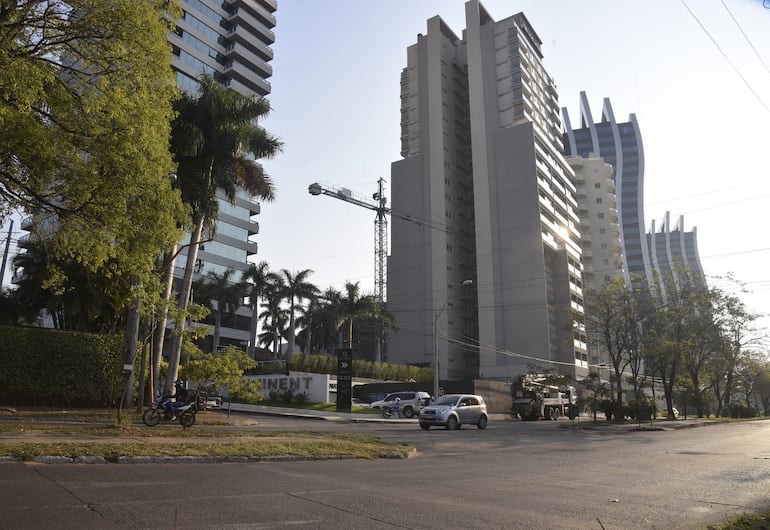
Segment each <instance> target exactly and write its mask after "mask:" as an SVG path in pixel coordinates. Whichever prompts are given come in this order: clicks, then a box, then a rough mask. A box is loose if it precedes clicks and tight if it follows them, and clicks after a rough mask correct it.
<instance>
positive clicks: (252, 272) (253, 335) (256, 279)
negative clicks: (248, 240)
mask: <svg viewBox="0 0 770 530" xmlns="http://www.w3.org/2000/svg"><path fill="white" fill-rule="evenodd" d="M277 279H278V275H277V274H276V273H274V272H270V270H269V266H268V264H267V262H266V261H261V262H259V264H257V265H254V264H253V263H252V264H251V265H250V266H249V268H248V270H246V272H244V273H243V276H242V280H243V281H244V282H245V284H246V285H245V290H246V293H245V294H246V296H247V297H248V299H249V307H250V308H251V328H250V330H249V346H248V351H247V353H248V355H249V357H254V351H255V349H256V340H257V321H258V317H259V299H260V298H262V297H263V296H265V294H266V292H267V289H268V288H269V286H270V284H271V283H275V281H276V280H277Z"/></svg>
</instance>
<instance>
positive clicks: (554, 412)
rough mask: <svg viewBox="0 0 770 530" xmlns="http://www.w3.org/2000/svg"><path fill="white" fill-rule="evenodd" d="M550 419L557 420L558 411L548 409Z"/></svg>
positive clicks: (551, 408)
mask: <svg viewBox="0 0 770 530" xmlns="http://www.w3.org/2000/svg"><path fill="white" fill-rule="evenodd" d="M547 416H548V419H549V420H555V419H556V409H554V408H553V407H548V414H547Z"/></svg>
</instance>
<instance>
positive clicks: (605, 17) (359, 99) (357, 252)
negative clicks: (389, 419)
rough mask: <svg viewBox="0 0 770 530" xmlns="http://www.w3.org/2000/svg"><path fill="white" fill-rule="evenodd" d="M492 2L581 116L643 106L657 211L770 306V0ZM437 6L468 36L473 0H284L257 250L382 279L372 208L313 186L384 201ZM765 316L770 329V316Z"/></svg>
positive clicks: (265, 256)
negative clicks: (534, 44) (411, 59)
mask: <svg viewBox="0 0 770 530" xmlns="http://www.w3.org/2000/svg"><path fill="white" fill-rule="evenodd" d="M482 3H483V5H484V7H485V8H486V9H487V11H488V12H489V13H490V14H491V16H492V17H493V18H494V19H495V20H501V19H504V18H507V17H509V16H511V15H513V14H515V13H518V12H523V13H524V14H525V15H526V17H527V18H528V19H529V21H530V23H531V24H532V26H533V27H534V29H535V31H536V32H537V34H538V35H539V37H540V39H541V41H542V43H543V46H542V53H543V55H544V65H545V67H546V69H547V70H548V72H549V74H550V75H551V76H552V77H553V78H554V79H555V81H556V85H557V89H558V92H559V103H560V106H562V107H567V108H568V110H569V113H570V118H571V120H572V123H573V125H574V126H577V124H579V110H580V107H579V105H580V99H579V94H580V92H581V91H585V92H586V93H587V96H588V101H589V104H590V106H591V110H592V113H593V116H594V119H595V120H598V119H600V117H601V108H602V102H603V99H604V98H605V97H608V98H610V100H611V102H612V106H613V109H614V112H615V117H616V120H617V121H618V122H623V121H627V120H628V116H629V115H630V114H632V113H633V114H635V115H636V118H637V120H638V123H639V126H640V129H641V134H642V140H643V144H644V156H645V181H644V204H645V222H646V224H647V225H648V226H649V224H650V221H652V220H655V221H656V225H658V226H659V225H660V220H661V219H662V218H663V216H664V214H665V213H666V212H667V211H668V212H670V214H671V219H672V222H675V221H676V220H677V219H678V217H679V216H680V215H683V216H684V222H685V225H684V226H685V230H688V231H689V230H692V229H693V228H694V227H697V234H698V247H699V254H700V258H701V263H702V265H703V268H704V271H705V273H706V275H707V276H708V279H709V282H710V283H711V284H712V285H714V286H718V287H721V288H724V289H725V290H727V291H729V292H735V291H736V289H737V288H738V287H737V285H736V284H734V283H733V282H728V281H725V280H723V279H720V278H724V277H725V276H727V275H728V274H732V275H734V277H735V278H736V279H737V280H740V281H741V282H743V284H744V288H745V289H746V291H747V292H745V293H741V298H742V299H743V300H744V302H745V304H746V306H747V308H748V309H749V310H751V311H753V312H756V313H766V314H770V236H769V235H768V222H767V220H766V218H765V217H764V215H765V213H767V211H768V210H770V169H769V168H770V165H769V164H768V160H767V158H768V157H767V154H768V152H770V134H768V126H767V124H768V123H770V69H769V68H768V65H770V0H764V4H765V5H763V1H762V0H644V1H639V0H488V1H486V2H482ZM436 15H439V16H440V17H441V18H442V19H443V20H444V21H445V22H446V23H447V24H448V25H449V27H450V28H452V29H453V31H454V32H455V33H456V34H457V35H458V36H459V35H461V34H462V30H463V29H464V28H465V19H464V17H465V15H464V1H462V0H278V11H277V12H276V17H277V26H276V28H275V34H276V42H275V44H274V45H273V49H274V52H275V58H274V60H273V61H272V62H271V64H272V67H273V76H272V78H270V79H269V81H270V83H271V85H272V92H271V94H270V96H269V100H270V103H271V107H272V109H273V110H272V112H271V115H270V117H269V118H268V119H267V120H266V121H265V122H264V123H263V125H264V126H265V127H266V128H267V129H268V130H269V131H270V132H272V133H273V134H275V135H277V136H279V137H280V138H281V139H282V140H283V142H284V144H285V148H284V151H283V153H282V154H280V155H278V156H277V157H276V158H275V159H273V160H268V161H265V162H264V166H265V168H266V169H267V171H268V173H269V174H270V175H271V177H272V178H273V179H274V181H275V183H276V185H277V199H276V200H275V201H274V202H272V203H263V204H262V211H261V214H260V215H259V216H258V217H257V220H258V221H259V223H260V234H259V236H257V239H256V241H257V242H258V244H259V253H258V254H257V255H256V256H255V257H254V258H255V261H262V260H264V261H267V262H268V263H269V264H270V267H271V269H272V270H280V269H288V270H290V271H298V270H303V269H311V270H313V271H314V273H313V275H311V277H310V278H309V279H310V281H312V282H313V283H315V284H316V285H317V286H318V287H319V288H321V289H322V290H323V289H326V288H327V287H335V288H337V289H342V288H343V286H344V284H345V282H346V281H351V282H359V285H360V287H361V289H362V291H363V292H365V293H366V292H373V290H374V217H375V214H374V212H372V211H370V210H368V209H366V208H362V207H358V206H354V205H351V204H348V203H345V202H343V201H339V200H336V199H334V198H331V197H327V196H311V195H310V194H309V193H308V191H307V189H308V185H310V184H311V183H313V182H316V181H320V182H323V183H325V184H329V185H332V186H336V187H344V188H348V189H350V190H352V191H353V193H355V194H357V195H358V196H360V197H364V198H369V199H371V197H372V194H373V193H374V192H375V191H376V190H377V180H378V179H379V178H381V177H382V178H384V179H385V180H386V181H389V180H390V165H391V163H393V162H395V161H397V160H399V159H400V154H399V151H400V138H399V136H400V126H399V119H400V109H399V103H400V101H399V91H400V87H399V81H400V74H401V70H402V69H403V68H404V67H405V66H406V48H407V47H408V46H410V45H412V44H414V43H415V42H416V40H417V35H418V34H419V33H425V32H426V31H427V20H428V19H429V18H431V17H433V16H436ZM386 195H387V196H390V193H389V187H386ZM3 230H4V232H3V234H2V235H3V236H4V235H5V234H6V233H7V230H8V228H7V227H5V228H3ZM15 230H18V224H17V225H16V228H15ZM9 276H10V273H9V272H6V275H5V281H6V283H7V282H8V281H9ZM758 325H759V326H762V327H765V328H768V330H770V318H764V319H761V320H760V321H758ZM768 333H770V331H768Z"/></svg>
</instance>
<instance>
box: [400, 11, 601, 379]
mask: <svg viewBox="0 0 770 530" xmlns="http://www.w3.org/2000/svg"><path fill="white" fill-rule="evenodd" d="M465 10H466V11H465V14H466V25H467V28H466V29H465V30H464V32H463V36H462V38H460V37H458V36H457V35H456V34H455V33H453V32H452V30H451V29H450V28H449V27H448V26H447V25H446V24H445V23H444V22H443V21H442V20H441V18H440V17H434V18H431V19H430V20H428V23H427V25H428V30H427V34H425V35H418V38H417V43H416V44H414V45H412V46H410V47H409V48H408V49H407V66H406V68H405V69H404V70H403V72H402V74H401V141H402V150H401V154H402V156H403V159H402V160H399V161H397V162H395V163H394V164H393V166H392V171H391V187H392V192H391V194H392V201H393V208H394V209H397V210H399V211H400V212H404V213H407V214H409V215H411V216H413V217H414V218H417V219H422V220H425V221H428V222H430V223H431V226H430V227H428V226H426V225H418V224H415V223H408V222H405V221H401V220H399V219H396V218H393V219H392V228H391V247H392V248H391V256H390V260H389V263H388V309H389V311H391V312H392V313H393V315H394V316H395V317H396V320H397V322H398V324H399V328H400V329H399V331H398V332H397V333H391V334H390V335H389V347H388V351H389V360H391V361H393V362H400V363H416V362H421V363H424V364H433V363H434V355H436V353H437V354H438V355H437V357H436V360H437V361H438V368H439V375H440V378H441V379H466V378H472V377H481V378H487V379H501V380H505V379H509V378H511V377H513V376H515V375H518V374H520V373H524V372H526V371H527V369H528V365H538V366H540V367H541V368H553V369H556V370H557V371H559V372H561V373H568V374H570V375H573V376H575V375H581V374H583V373H585V372H586V369H587V364H588V357H587V351H586V348H585V346H586V344H585V336H584V335H581V332H580V330H577V329H575V328H573V327H572V326H571V324H570V320H569V318H568V309H572V310H574V311H578V312H580V311H582V308H583V297H582V283H581V282H582V280H581V274H582V266H581V243H580V227H579V220H578V213H577V203H576V201H575V183H574V174H573V172H572V169H571V168H570V167H569V165H568V163H567V162H566V160H565V159H564V156H563V154H562V152H563V146H562V136H561V128H560V121H559V106H558V102H557V92H556V87H555V84H554V81H553V79H552V78H551V77H550V76H549V75H548V73H547V72H546V70H545V68H544V67H543V63H542V59H543V56H542V53H541V49H540V48H541V42H540V39H539V37H538V36H537V34H536V33H535V31H534V29H533V28H532V26H531V25H530V23H529V21H528V20H527V18H526V17H525V16H524V14H522V13H519V14H516V15H513V16H511V17H508V18H506V19H504V20H501V21H497V22H496V21H495V20H493V18H492V17H491V16H490V15H489V13H488V12H487V11H486V10H485V8H484V7H483V6H482V5H481V3H480V2H479V1H478V0H471V1H469V2H467V3H466V4H465ZM439 223H440V224H442V225H444V226H445V227H446V229H441V228H437V225H439Z"/></svg>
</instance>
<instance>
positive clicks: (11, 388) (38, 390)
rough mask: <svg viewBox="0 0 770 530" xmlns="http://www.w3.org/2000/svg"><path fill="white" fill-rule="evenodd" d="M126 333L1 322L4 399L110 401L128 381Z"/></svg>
mask: <svg viewBox="0 0 770 530" xmlns="http://www.w3.org/2000/svg"><path fill="white" fill-rule="evenodd" d="M125 352H126V342H125V339H124V337H123V336H118V335H100V334H96V333H81V332H71V331H60V330H53V329H43V328H22V327H6V326H0V366H1V367H2V369H1V370H0V402H2V403H7V404H9V405H49V406H51V405H65V406H106V405H111V404H114V403H115V402H116V401H117V400H118V399H119V398H120V395H121V393H122V390H123V385H124V384H125V372H124V371H123V358H124V356H125Z"/></svg>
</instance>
